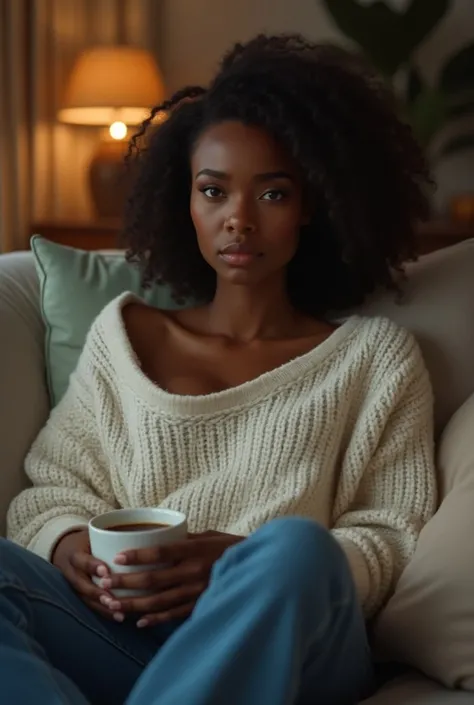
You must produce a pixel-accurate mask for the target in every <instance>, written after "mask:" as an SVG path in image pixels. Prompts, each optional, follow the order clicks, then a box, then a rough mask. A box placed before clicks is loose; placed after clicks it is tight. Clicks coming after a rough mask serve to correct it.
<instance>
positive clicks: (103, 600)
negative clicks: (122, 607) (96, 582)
mask: <svg viewBox="0 0 474 705" xmlns="http://www.w3.org/2000/svg"><path fill="white" fill-rule="evenodd" d="M99 601H100V603H101V604H102V605H105V606H106V607H108V606H109V605H110V603H111V602H112V598H111V597H107V595H101V596H100V598H99Z"/></svg>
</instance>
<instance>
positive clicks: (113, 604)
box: [102, 582, 207, 614]
mask: <svg viewBox="0 0 474 705" xmlns="http://www.w3.org/2000/svg"><path fill="white" fill-rule="evenodd" d="M206 587H207V583H206V582H198V583H193V584H191V585H184V586H180V587H176V588H172V589H171V590H166V591H165V592H159V593H157V594H155V595H146V596H144V597H124V598H112V599H111V600H109V601H108V606H109V609H110V610H111V611H112V612H125V613H128V612H142V613H145V614H146V613H148V612H163V611H168V610H169V609H171V608H174V607H177V606H179V605H182V604H185V603H188V602H190V601H196V600H197V598H198V597H199V595H202V593H203V592H204V590H205V589H206ZM105 601H106V600H105V598H103V599H102V602H103V603H105Z"/></svg>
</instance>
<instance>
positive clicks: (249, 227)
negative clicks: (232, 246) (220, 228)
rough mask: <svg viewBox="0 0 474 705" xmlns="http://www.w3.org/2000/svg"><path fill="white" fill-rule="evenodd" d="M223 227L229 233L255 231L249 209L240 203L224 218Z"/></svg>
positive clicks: (248, 233) (244, 233)
mask: <svg viewBox="0 0 474 705" xmlns="http://www.w3.org/2000/svg"><path fill="white" fill-rule="evenodd" d="M225 229H226V232H228V233H229V234H230V235H250V234H252V233H253V232H255V230H256V227H255V221H254V218H253V217H252V216H251V213H250V209H248V208H244V206H243V204H242V203H241V204H240V205H239V207H238V208H235V209H234V210H233V212H232V213H231V214H230V215H229V216H228V217H227V218H226V221H225Z"/></svg>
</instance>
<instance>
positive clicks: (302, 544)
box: [0, 518, 373, 705]
mask: <svg viewBox="0 0 474 705" xmlns="http://www.w3.org/2000/svg"><path fill="white" fill-rule="evenodd" d="M372 683H373V675H372V663H371V658H370V651H369V647H368V643H367V637H366V631H365V625H364V620H363V617H362V615H361V611H360V608H359V606H358V604H357V601H356V596H355V590H354V585H353V581H352V577H351V575H350V572H349V567H348V564H347V561H346V558H345V556H344V554H343V552H342V550H341V549H340V547H339V546H338V544H337V543H336V542H335V541H334V539H333V538H332V537H331V535H330V534H329V533H328V532H327V531H326V530H325V529H323V528H321V527H320V526H319V525H317V524H315V523H313V522H310V521H308V520H306V519H296V518H294V519H293V518H292V519H278V520H275V521H272V522H270V523H269V524H266V525H265V526H263V527H262V528H261V529H259V530H258V531H256V532H255V533H254V534H253V535H252V536H251V537H249V538H248V539H246V540H245V541H243V542H241V543H240V544H238V545H236V546H234V547H232V548H230V549H229V550H228V551H226V553H225V554H224V555H223V557H222V558H221V559H220V560H219V561H218V562H217V563H216V564H215V566H214V570H213V573H212V579H211V582H210V585H209V587H208V589H207V590H206V592H205V593H204V594H203V595H202V597H201V599H200V600H199V602H198V603H197V605H196V608H195V610H194V612H193V614H192V616H191V617H190V618H189V619H187V620H186V621H185V622H181V623H179V624H170V625H166V626H158V627H154V628H150V629H148V630H146V629H137V628H136V626H135V620H134V621H130V622H128V623H127V622H125V623H122V624H119V623H115V622H113V621H108V620H107V619H105V618H102V617H101V616H100V615H98V614H95V613H94V612H93V611H91V610H90V609H89V608H88V607H87V606H86V605H85V604H84V603H83V602H82V601H81V599H80V598H79V597H78V596H77V595H76V594H75V593H74V591H73V590H72V589H71V588H70V587H69V585H68V583H67V582H66V580H65V579H64V578H63V576H62V574H61V573H60V572H59V571H58V570H57V569H56V568H55V567H54V566H52V565H50V564H49V563H47V562H46V561H44V560H42V559H41V558H38V557H37V556H35V555H33V554H32V553H30V552H29V551H26V550H24V549H22V548H19V547H18V546H16V545H15V544H13V543H11V542H9V541H6V540H4V539H0V692H1V694H2V702H5V703H6V704H8V705H10V703H11V704H12V705H13V703H14V704H15V705H32V703H34V704H35V705H66V704H69V705H86V704H87V703H93V704H94V705H121V704H123V703H124V702H126V703H127V705H290V703H294V704H298V705H306V704H311V705H315V703H323V704H324V705H354V704H355V703H358V702H359V700H361V699H362V698H363V697H365V696H367V695H368V694H369V691H370V690H371V688H372ZM3 698H5V699H3Z"/></svg>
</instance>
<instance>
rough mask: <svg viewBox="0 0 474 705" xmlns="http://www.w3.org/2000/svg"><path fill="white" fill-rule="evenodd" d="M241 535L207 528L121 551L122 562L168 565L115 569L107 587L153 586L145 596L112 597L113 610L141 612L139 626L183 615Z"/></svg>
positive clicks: (105, 583) (106, 580)
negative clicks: (138, 569) (135, 570)
mask: <svg viewBox="0 0 474 705" xmlns="http://www.w3.org/2000/svg"><path fill="white" fill-rule="evenodd" d="M240 541H243V537H242V536H233V535H231V534H223V533H220V532H218V531H207V532H206V533H204V534H189V537H188V539H187V540H185V541H179V542H176V543H174V544H169V545H167V546H156V547H154V548H142V549H137V550H132V551H124V552H123V553H119V554H118V556H116V558H115V563H117V564H119V565H146V564H148V565H149V564H150V563H166V564H170V565H169V567H166V568H159V569H157V570H152V571H146V572H140V573H123V574H119V573H114V574H112V575H111V576H110V577H107V578H103V579H102V580H101V581H100V582H101V585H102V587H104V588H105V589H114V588H122V589H129V590H130V589H139V590H151V591H153V594H152V595H147V596H145V597H126V598H120V599H117V598H113V597H112V598H110V600H109V609H110V610H111V611H112V612H121V613H127V612H140V613H141V614H142V616H141V617H140V619H139V620H138V622H137V626H138V627H149V626H153V625H155V624H158V623H162V622H167V621H169V620H171V619H183V618H184V617H187V616H188V615H189V614H190V613H191V612H192V611H193V609H194V605H195V604H196V602H197V600H198V598H199V597H200V595H202V593H203V592H204V590H205V589H206V588H207V586H208V584H209V577H210V574H211V569H212V566H213V565H214V563H215V562H216V561H217V560H218V558H220V557H221V556H222V554H223V553H224V551H226V550H227V549H228V548H229V547H230V546H233V545H234V544H236V543H239V542H240Z"/></svg>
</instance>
